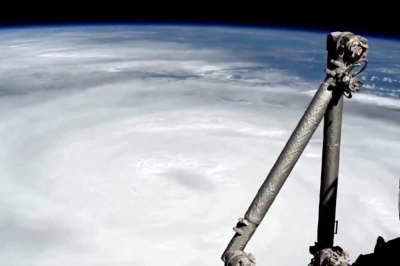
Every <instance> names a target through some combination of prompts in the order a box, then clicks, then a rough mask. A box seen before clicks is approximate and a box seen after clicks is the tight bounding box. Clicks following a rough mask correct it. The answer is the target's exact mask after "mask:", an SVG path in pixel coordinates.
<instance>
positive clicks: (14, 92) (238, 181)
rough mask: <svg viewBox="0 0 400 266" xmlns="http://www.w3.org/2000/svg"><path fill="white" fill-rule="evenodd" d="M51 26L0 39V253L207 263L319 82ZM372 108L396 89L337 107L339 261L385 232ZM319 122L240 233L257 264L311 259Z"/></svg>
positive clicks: (386, 123) (389, 113)
mask: <svg viewBox="0 0 400 266" xmlns="http://www.w3.org/2000/svg"><path fill="white" fill-rule="evenodd" d="M60 34H61V33H60ZM62 34H64V35H67V36H69V35H68V33H62ZM74 36H75V37H74ZM39 37H40V36H39ZM72 37H74V38H76V39H73V40H81V41H86V40H85V38H88V36H87V35H85V33H82V34H81V35H79V34H78V35H74V34H72ZM103 37H104V36H103ZM140 38H143V37H142V36H141V37H140ZM15 39H17V37H15V36H14V39H13V38H11V39H10V38H8V40H15ZM50 39H52V38H51V37H50V36H47V37H46V38H44V39H43V41H42V42H40V43H36V44H35V43H33V44H29V45H28V44H22V45H26V47H29V50H25V52H24V53H21V50H19V49H20V47H11V48H8V49H1V51H2V54H3V55H9V57H3V61H2V64H1V67H2V70H7V71H6V72H2V73H4V74H3V75H2V76H0V79H1V82H0V83H1V84H10V87H8V88H5V91H6V92H7V93H6V94H5V95H4V96H2V97H0V145H1V147H2V149H1V150H0V204H1V205H0V210H1V212H2V215H1V216H0V217H1V220H0V225H1V226H0V227H1V228H2V229H1V230H0V234H1V235H0V239H1V240H0V245H1V247H2V248H1V252H0V259H1V261H2V262H3V263H4V264H5V265H15V266H18V265H41V266H46V265H55V264H57V265H60V266H62V265H77V266H79V265H85V266H87V265H160V264H163V265H173V266H186V265H222V262H221V261H220V259H219V258H220V255H221V253H222V252H223V250H224V249H225V247H226V245H227V244H228V241H229V240H230V238H231V237H232V236H233V231H231V228H232V227H233V226H234V225H235V223H236V219H237V218H238V217H241V216H242V215H243V214H244V213H245V211H246V209H247V207H248V205H249V204H250V202H251V200H252V199H253V197H254V195H255V193H256V192H257V190H258V188H259V186H260V185H261V183H262V182H263V180H264V178H265V176H266V175H267V174H268V171H269V170H270V168H271V167H272V165H273V163H274V162H275V160H276V158H277V156H278V155H279V153H280V151H281V149H282V148H283V145H284V144H285V142H286V140H287V139H288V137H289V136H290V133H291V131H292V130H293V129H294V127H295V126H296V124H297V122H298V120H299V119H300V117H301V115H302V114H303V112H304V110H305V108H306V106H307V105H308V103H309V101H310V99H311V98H310V95H309V94H305V93H298V91H299V90H300V91H303V90H305V89H306V88H308V89H309V88H315V87H316V86H318V83H309V82H304V81H302V80H301V79H299V78H298V77H296V76H292V75H288V73H280V72H279V71H277V70H269V71H266V70H258V72H257V71H255V72H252V73H249V71H246V69H248V68H253V67H254V68H256V67H259V64H256V63H252V62H248V61H245V60H243V62H241V61H240V60H239V61H237V60H238V58H240V57H238V58H237V57H235V56H232V55H231V54H229V53H226V52H225V51H224V50H216V49H214V50H213V49H196V48H191V46H190V45H187V44H174V43H162V42H155V41H151V42H147V43H144V42H142V41H141V42H137V43H134V44H132V45H130V46H129V48H124V49H122V48H121V49H120V47H122V46H123V45H122V44H121V45H120V47H118V45H116V47H114V46H107V45H100V44H98V45H94V44H87V43H84V44H82V45H81V44H79V43H78V44H76V46H73V43H74V41H71V43H69V42H68V41H66V42H65V43H66V44H63V43H62V42H61V41H60V42H57V41H54V42H50V41H49V40H50ZM33 40H35V39H33ZM52 40H53V39H52ZM56 40H57V39H56ZM8 42H9V43H13V44H12V45H13V46H16V45H18V42H14V41H8ZM5 45H10V44H7V42H6V44H5ZM79 47H83V50H82V51H80V50H79V49H78V48H79ZM14 49H16V50H14ZM51 49H53V51H52V52H49V53H50V54H47V57H43V56H41V55H44V54H46V53H47V50H51ZM54 49H58V51H56V53H57V56H56V57H54V56H49V55H51V53H54ZM63 49H64V50H63ZM88 51H90V53H87V52H88ZM178 51H179V52H178ZM53 55H54V54H53ZM97 55H103V56H104V57H97ZM12 56H17V57H16V60H12V59H11V58H12ZM4 58H6V59H4ZM7 58H8V59H7ZM92 58H93V60H92ZM107 58H108V59H113V60H110V61H107V60H108V59H107ZM221 58H222V59H221ZM18 69H20V71H17V70H18ZM112 70H113V71H114V70H115V71H114V72H113V71H112ZM210 70H212V71H210ZM107 72H109V73H108V74H107ZM35 73H36V74H37V75H36V76H35V75H34V74H35ZM151 73H153V74H154V73H158V74H159V75H153V76H149V75H150V74H151ZM238 73H239V74H240V75H241V77H242V78H239V77H236V76H235V75H239V74H238ZM161 74H163V75H161ZM170 75H172V77H170ZM173 75H175V76H176V77H175V78H174V77H173ZM185 76H189V78H185ZM321 78H322V77H321ZM289 82H290V85H287V84H288V83H289ZM294 88H296V90H294ZM362 101H364V102H367V103H369V104H368V105H365V104H363V103H362ZM377 103H378V104H377ZM380 106H384V107H393V106H394V107H395V108H398V102H397V100H392V99H387V100H383V99H380V98H377V97H369V96H364V95H359V94H356V95H355V96H354V97H353V99H352V100H351V101H346V105H345V109H346V113H345V117H344V126H343V147H342V155H341V168H340V174H341V176H340V178H341V179H340V182H339V186H340V187H339V199H338V212H337V216H338V219H339V220H340V225H339V226H340V228H339V235H338V236H337V238H336V239H337V244H339V245H341V246H343V247H344V248H345V249H347V250H348V251H349V252H350V253H351V256H352V259H353V260H355V259H356V256H358V254H360V253H368V252H371V251H372V249H373V246H374V242H375V238H376V237H377V236H378V235H383V236H384V237H386V238H393V237H397V236H398V234H399V227H398V223H399V221H398V212H397V192H398V176H397V173H398V165H397V162H398V160H397V158H399V155H400V154H399V151H400V142H399V138H398V136H400V125H399V120H398V119H397V117H398V113H397V112H396V111H393V110H385V111H382V109H381V107H380ZM321 130H322V128H319V130H318V132H317V133H316V136H315V137H314V138H313V139H312V141H311V143H310V145H309V147H308V148H307V149H306V151H305V153H304V156H303V157H302V158H301V159H300V161H299V163H298V165H297V166H296V167H295V169H294V171H293V173H292V175H291V176H290V178H289V179H288V181H287V183H286V184H285V186H284V188H283V190H282V191H281V194H280V195H279V196H278V198H277V200H276V201H275V203H274V205H273V206H272V208H271V210H270V212H269V213H268V215H267V217H266V218H265V220H264V222H263V224H262V225H261V226H260V228H259V229H258V231H257V232H256V234H255V236H254V238H253V239H252V241H251V242H250V244H249V246H248V250H249V251H251V252H253V253H254V254H255V255H256V257H257V259H258V261H259V263H261V264H271V265H288V264H298V263H299V261H300V262H301V263H304V264H306V263H308V260H309V259H310V258H311V257H310V255H309V254H308V246H310V245H312V244H313V242H314V241H315V240H316V226H317V210H318V197H319V194H318V193H319V175H320V153H321V141H322V134H321ZM288 253H290V254H291V256H290V257H288V256H287V254H288Z"/></svg>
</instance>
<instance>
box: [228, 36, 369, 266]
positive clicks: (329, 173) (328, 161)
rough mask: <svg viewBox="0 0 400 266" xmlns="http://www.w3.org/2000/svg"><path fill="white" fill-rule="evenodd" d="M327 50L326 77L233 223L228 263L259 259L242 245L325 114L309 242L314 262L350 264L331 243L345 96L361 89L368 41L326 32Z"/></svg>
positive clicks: (247, 265)
mask: <svg viewBox="0 0 400 266" xmlns="http://www.w3.org/2000/svg"><path fill="white" fill-rule="evenodd" d="M326 50H327V68H326V69H325V72H326V77H325V79H324V81H323V82H322V84H321V85H320V87H319V89H318V90H317V92H316V94H315V96H314V98H313V99H312V101H311V103H310V105H309V106H308V108H307V110H306V111H305V113H304V115H303V117H302V118H301V119H300V121H299V123H298V125H297V126H296V128H295V130H294V131H293V133H292V135H291V136H290V138H289V140H288V142H287V143H286V145H285V147H284V148H283V150H282V152H281V154H280V155H279V157H278V159H277V161H276V162H275V164H274V166H273V167H272V169H271V171H270V173H269V174H268V176H267V178H266V180H265V181H264V183H263V184H262V186H261V187H260V189H259V191H258V193H257V195H256V196H255V198H254V200H253V202H252V203H251V205H250V206H249V208H248V210H247V212H246V213H245V215H244V218H240V219H239V222H238V223H237V225H236V227H235V228H234V229H233V230H234V231H235V235H234V236H233V238H232V239H231V241H230V243H229V244H228V246H227V248H226V249H225V251H224V253H223V254H222V257H221V259H222V261H223V262H224V264H225V266H254V265H255V258H254V256H253V255H251V254H248V253H245V252H244V249H245V247H246V245H247V243H248V242H249V241H250V239H251V237H252V236H253V234H254V233H255V231H256V229H257V227H258V226H259V225H260V223H261V222H262V220H263V219H264V217H265V215H266V214H267V212H268V210H269V208H270V207H271V205H272V203H273V202H274V200H275V198H276V196H277V194H278V193H279V191H280V189H281V188H282V186H283V185H284V183H285V181H286V179H287V178H288V176H289V175H290V173H291V171H292V170H293V168H294V166H295V164H296V163H297V161H298V159H299V158H300V156H301V154H302V153H303V151H304V149H305V148H306V146H307V144H308V142H309V141H310V139H311V137H312V136H313V134H314V132H315V131H316V129H317V127H318V125H319V124H320V123H321V121H322V119H323V118H324V117H325V121H324V122H325V123H324V147H323V162H322V171H321V189H320V207H319V222H318V243H317V244H316V245H315V246H314V247H312V248H310V251H312V252H311V253H312V254H313V255H314V259H313V260H312V262H311V264H310V265H313V266H322V265H326V266H328V265H342V266H345V265H346V266H348V265H350V264H349V263H350V261H349V260H348V254H347V253H346V252H345V251H343V250H342V249H341V248H339V247H333V236H334V234H335V224H336V221H335V212H336V192H337V181H338V169H339V153H340V137H341V124H342V112H343V97H342V96H345V97H347V98H349V99H350V98H351V97H352V93H354V92H358V91H359V90H360V89H361V87H362V85H363V84H362V83H361V82H360V81H358V80H357V79H356V76H357V75H358V74H360V73H361V72H362V71H363V70H364V69H365V68H366V67H367V60H366V56H367V52H368V41H367V39H365V38H363V37H361V36H359V35H355V34H353V33H351V32H332V33H331V34H329V35H328V36H327V43H326ZM358 66H362V68H361V69H360V70H359V71H358V72H356V73H352V71H353V70H354V69H355V68H356V67H358ZM357 266H359V265H357ZM375 266H376V265H375Z"/></svg>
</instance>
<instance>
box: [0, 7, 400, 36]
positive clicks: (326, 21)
mask: <svg viewBox="0 0 400 266" xmlns="http://www.w3.org/2000/svg"><path fill="white" fill-rule="evenodd" d="M98 23H100V24H109V23H118V24H121V23H152V24H154V23H155V24H163V23H168V24H171V23H173V24H201V25H207V24H212V25H215V24H225V25H226V24H229V25H237V26H256V27H284V28H293V29H307V30H318V31H319V30H321V31H353V32H354V33H356V34H368V35H370V36H371V35H373V36H379V37H391V38H398V37H400V26H399V25H400V16H399V14H398V8H397V3H396V2H395V1H392V2H390V3H384V2H382V1H378V2H377V1H371V2H369V1H342V2H338V1H319V2H315V1H218V2H217V1H149V0H147V1H140V2H136V1H121V0H119V1H88V2H84V1H29V2H28V1H21V0H17V1H7V2H2V4H1V7H0V25H1V26H3V27H10V26H11V27H15V26H39V25H55V24H56V25H60V24H61V25H65V24H98Z"/></svg>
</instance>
